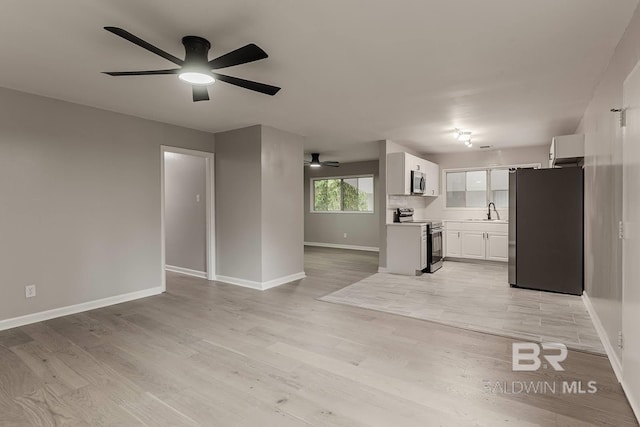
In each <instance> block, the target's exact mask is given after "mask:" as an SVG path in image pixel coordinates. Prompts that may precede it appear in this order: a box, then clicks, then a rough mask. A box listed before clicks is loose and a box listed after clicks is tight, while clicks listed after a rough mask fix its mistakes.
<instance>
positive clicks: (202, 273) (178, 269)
mask: <svg viewBox="0 0 640 427" xmlns="http://www.w3.org/2000/svg"><path fill="white" fill-rule="evenodd" d="M164 269H165V270H166V271H172V272H174V273H180V274H186V275H187V276H194V277H199V278H201V279H206V278H207V272H206V271H198V270H192V269H190V268H184V267H176V266H175V265H165V266H164Z"/></svg>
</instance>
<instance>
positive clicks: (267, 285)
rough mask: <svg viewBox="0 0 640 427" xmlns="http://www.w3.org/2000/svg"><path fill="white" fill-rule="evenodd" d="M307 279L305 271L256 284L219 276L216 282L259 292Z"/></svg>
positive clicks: (251, 281)
mask: <svg viewBox="0 0 640 427" xmlns="http://www.w3.org/2000/svg"><path fill="white" fill-rule="evenodd" d="M305 277H307V275H306V274H305V272H304V271H302V272H300V273H295V274H290V275H289V276H284V277H279V278H277V279H273V280H268V281H266V282H255V281H253V280H246V279H240V278H237V277H231V276H221V275H218V278H217V279H216V281H218V282H224V283H229V284H232V285H236V286H242V287H244V288H251V289H256V290H258V291H266V290H267V289H271V288H275V287H276V286H280V285H284V284H285V283H290V282H294V281H296V280H302V279H304V278H305Z"/></svg>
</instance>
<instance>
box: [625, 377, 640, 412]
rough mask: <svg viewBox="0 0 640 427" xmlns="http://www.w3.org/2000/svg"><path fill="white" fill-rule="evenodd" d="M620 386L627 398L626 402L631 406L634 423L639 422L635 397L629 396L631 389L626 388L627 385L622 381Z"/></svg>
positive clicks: (639, 407)
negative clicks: (634, 417)
mask: <svg viewBox="0 0 640 427" xmlns="http://www.w3.org/2000/svg"><path fill="white" fill-rule="evenodd" d="M620 385H621V386H622V389H623V390H624V394H625V395H626V396H627V401H628V402H629V406H631V410H632V411H633V414H634V415H635V416H636V421H638V420H640V406H639V405H638V401H637V400H636V397H635V396H634V395H633V394H631V389H630V388H629V387H627V384H626V383H625V382H624V381H622V382H621V383H620Z"/></svg>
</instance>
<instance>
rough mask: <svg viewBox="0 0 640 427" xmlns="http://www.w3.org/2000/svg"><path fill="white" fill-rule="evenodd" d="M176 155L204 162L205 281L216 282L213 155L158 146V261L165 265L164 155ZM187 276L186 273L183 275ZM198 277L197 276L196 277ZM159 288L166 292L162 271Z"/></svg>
mask: <svg viewBox="0 0 640 427" xmlns="http://www.w3.org/2000/svg"><path fill="white" fill-rule="evenodd" d="M165 153H177V154H186V155H188V156H195V157H203V158H204V159H205V160H206V171H207V172H206V174H207V177H206V189H205V191H206V199H207V200H206V203H207V206H206V210H207V213H206V228H207V235H206V247H207V272H206V276H205V278H206V279H207V280H216V240H215V236H216V233H215V224H216V222H215V212H216V210H215V199H216V198H215V155H214V154H213V153H209V152H206V151H197V150H189V149H187V148H179V147H170V146H167V145H161V146H160V239H161V249H160V260H161V264H160V265H162V266H165V264H166V233H165V206H164V192H165V186H164V157H165V156H164V154H165ZM184 274H188V273H184ZM198 277H199V276H198ZM161 287H162V289H163V291H166V290H167V282H166V277H165V272H164V267H163V269H162V282H161Z"/></svg>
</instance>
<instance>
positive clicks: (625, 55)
mask: <svg viewBox="0 0 640 427" xmlns="http://www.w3.org/2000/svg"><path fill="white" fill-rule="evenodd" d="M638 60H640V11H639V10H636V11H635V14H634V16H633V18H632V20H631V22H630V23H629V26H628V27H627V29H626V32H625V34H624V36H623V38H622V39H621V41H620V43H619V44H618V46H617V48H616V51H615V53H614V55H613V58H612V59H611V62H610V63H609V66H608V68H607V70H606V71H605V73H604V75H603V77H602V79H601V80H600V83H599V84H598V87H597V88H596V91H595V92H594V95H593V98H592V99H591V101H590V103H589V106H588V107H587V110H586V112H585V115H584V117H583V119H582V122H581V124H580V126H579V127H578V132H583V133H584V134H585V144H586V148H585V151H586V157H585V289H586V292H587V294H588V295H589V297H590V299H591V301H592V303H593V306H594V308H595V310H596V312H597V313H598V317H599V318H600V320H601V321H602V325H603V326H604V329H605V330H606V332H607V335H608V337H609V340H610V342H611V345H612V347H613V348H614V349H616V351H618V346H617V337H618V331H620V330H621V329H622V244H621V241H620V240H618V222H619V221H620V220H622V133H621V131H620V127H619V125H618V115H617V114H613V113H611V112H609V110H610V109H611V108H620V107H622V85H623V82H624V80H625V79H626V77H627V76H628V75H629V73H630V72H631V70H632V69H633V67H634V66H635V65H636V63H637V62H638ZM618 356H620V353H619V352H618Z"/></svg>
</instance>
